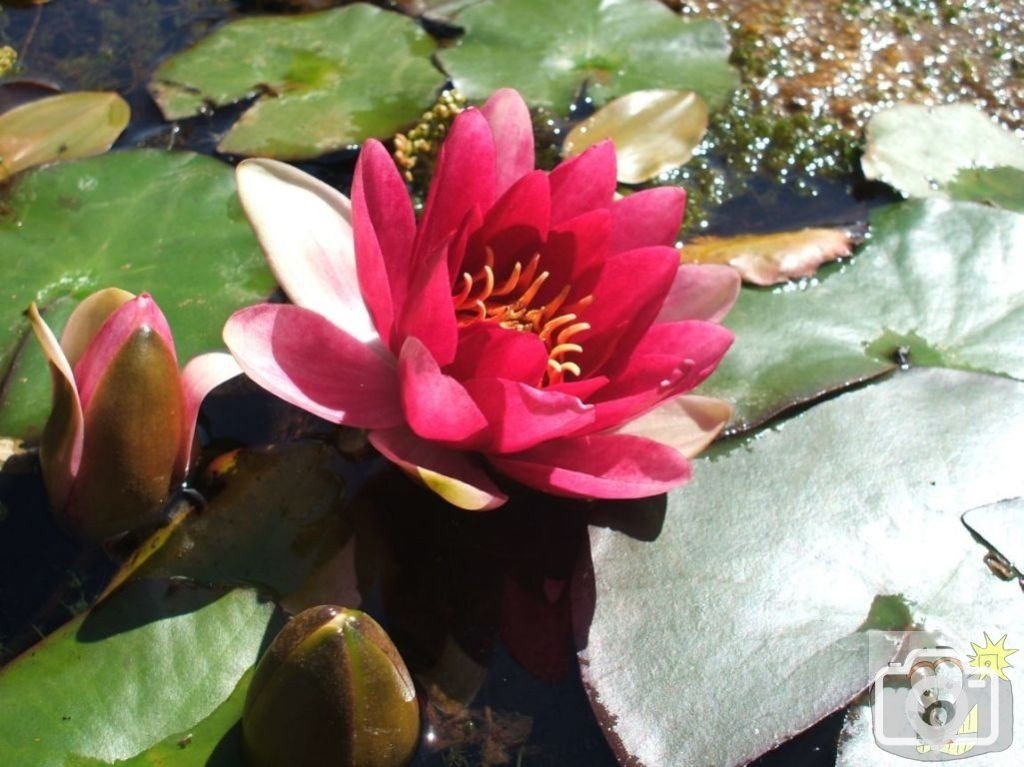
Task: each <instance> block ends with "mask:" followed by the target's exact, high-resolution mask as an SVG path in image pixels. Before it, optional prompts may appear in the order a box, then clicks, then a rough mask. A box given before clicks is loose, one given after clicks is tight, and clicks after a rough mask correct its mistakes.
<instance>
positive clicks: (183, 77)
mask: <svg viewBox="0 0 1024 767" xmlns="http://www.w3.org/2000/svg"><path fill="white" fill-rule="evenodd" d="M434 49H435V44H434V42H433V40H432V39H431V38H430V36H429V35H427V34H426V33H425V32H424V31H423V30H422V29H421V28H420V27H419V25H418V24H416V22H414V21H413V20H412V19H410V18H408V17H406V16H402V15H400V14H397V13H392V12H389V11H382V10H380V9H378V8H374V7H373V6H370V5H366V4H363V3H356V4H354V5H350V6H347V7H345V8H337V9H332V10H328V11H323V12H320V13H310V14H303V15H300V16H289V17H282V16H267V17H260V18H250V19H242V20H240V21H235V22H232V23H230V24H227V25H225V26H224V27H222V28H220V29H219V30H217V31H216V32H214V33H213V34H212V35H210V36H209V37H207V38H206V39H204V40H203V41H201V42H200V43H199V44H198V45H196V46H195V47H194V48H192V49H190V50H187V51H185V52H184V53H181V54H178V55H177V56H174V57H172V58H171V59H168V60H167V61H165V62H164V63H163V64H162V65H161V66H160V67H159V69H157V71H156V74H155V75H154V77H153V81H152V83H151V84H150V91H151V92H152V94H153V97H154V98H155V99H156V101H157V103H158V104H159V105H160V109H161V110H162V111H163V113H164V115H165V116H166V117H167V119H169V120H176V119H178V118H180V117H189V116H192V115H195V114H198V113H199V112H201V111H202V110H203V109H205V108H207V107H208V106H210V105H212V106H224V105H226V104H234V103H236V102H239V101H243V100H245V99H249V98H252V97H253V96H257V95H259V98H257V100H256V103H255V104H254V105H253V106H252V107H250V109H249V110H248V111H247V112H246V113H245V114H244V115H243V116H242V117H241V119H240V120H239V121H238V122H237V123H236V124H235V126H234V127H233V128H232V129H231V130H230V131H229V132H228V134H227V135H226V136H225V137H224V140H223V141H221V143H220V146H219V147H218V149H219V151H221V152H228V153H231V154H244V155H263V156H268V157H278V158H282V159H301V158H309V157H316V156H318V155H322V154H326V153H327V152H332V151H335V150H338V149H344V148H346V147H353V146H355V145H357V144H359V143H360V142H361V141H363V140H364V139H367V138H371V137H385V136H390V135H391V134H393V133H395V132H396V131H397V130H398V129H400V128H401V127H403V126H404V125H406V124H407V123H410V122H413V121H415V120H416V118H417V117H418V116H419V115H420V113H421V112H422V111H423V109H425V108H426V107H428V106H430V104H431V102H432V101H433V99H434V96H435V94H436V92H437V90H438V88H440V87H441V85H442V84H443V83H444V77H443V75H442V74H441V73H440V72H438V71H437V69H436V68H435V67H434V65H433V64H432V63H431V61H430V56H431V54H432V53H433V52H434Z"/></svg>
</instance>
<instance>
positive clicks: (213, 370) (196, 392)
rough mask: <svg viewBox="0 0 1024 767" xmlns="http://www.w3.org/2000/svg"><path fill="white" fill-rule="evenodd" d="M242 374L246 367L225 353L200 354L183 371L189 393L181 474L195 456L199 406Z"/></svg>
mask: <svg viewBox="0 0 1024 767" xmlns="http://www.w3.org/2000/svg"><path fill="white" fill-rule="evenodd" d="M241 374H242V368H241V367H239V365H238V363H237V362H235V358H234V357H232V356H231V355H230V354H224V353H223V352H211V353H209V354H200V355H199V356H198V357H195V358H194V359H191V360H189V362H188V364H187V365H185V369H184V370H182V371H181V388H182V392H183V393H184V395H185V414H184V424H185V425H184V432H183V438H182V440H181V451H180V453H179V454H178V462H177V470H176V474H177V475H178V476H184V475H185V472H186V471H188V465H189V461H190V460H191V457H192V441H193V439H194V437H195V433H196V419H198V418H199V406H200V405H202V404H203V400H204V399H205V398H206V395H207V394H209V393H210V392H211V391H213V390H214V389H216V388H217V387H218V386H220V385H221V384H222V383H224V382H225V381H227V380H228V379H230V378H234V377H235V376H238V375H241Z"/></svg>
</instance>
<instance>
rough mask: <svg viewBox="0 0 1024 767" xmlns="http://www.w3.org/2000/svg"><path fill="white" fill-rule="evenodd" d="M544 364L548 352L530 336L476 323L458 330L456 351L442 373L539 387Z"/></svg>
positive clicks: (493, 325)
mask: <svg viewBox="0 0 1024 767" xmlns="http://www.w3.org/2000/svg"><path fill="white" fill-rule="evenodd" d="M547 364H548V351H547V349H546V348H545V347H544V344H543V342H542V341H541V340H540V339H539V338H538V337H537V336H536V335H534V334H533V333H521V332H519V331H518V330H509V329H508V328H503V327H501V326H500V325H496V324H494V323H492V322H477V323H475V324H473V325H470V326H468V327H465V328H461V329H460V330H459V349H458V352H457V354H456V356H455V361H454V362H452V364H451V365H449V366H448V367H447V368H446V369H445V372H446V373H448V374H449V375H451V376H454V377H455V378H457V379H459V380H460V381H465V380H468V379H470V378H506V379H508V380H510V381H522V382H523V383H526V384H530V385H531V386H538V385H539V384H540V382H541V380H542V379H543V377H544V371H545V370H546V369H547Z"/></svg>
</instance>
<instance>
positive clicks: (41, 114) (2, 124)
mask: <svg viewBox="0 0 1024 767" xmlns="http://www.w3.org/2000/svg"><path fill="white" fill-rule="evenodd" d="M130 117H131V109H130V108H129V107H128V102H126V101H125V100H124V99H123V98H121V97H120V96H118V95H117V94H116V93H91V92H85V93H64V94H60V95H58V96H49V97H47V98H43V99H39V100H38V101H32V102H29V103H27V104H22V105H21V106H17V107H14V108H13V109H10V110H8V111H7V112H4V113H3V114H2V115H0V181H3V180H4V179H6V178H9V177H10V176H13V175H14V174H15V173H17V172H19V171H22V170H25V169H26V168H31V167H33V166H35V165H43V164H45V163H48V162H54V161H55V160H73V159H76V158H79V157H88V156H89V155H93V154H101V153H103V152H106V151H107V150H108V149H110V147H111V145H112V144H113V143H114V141H116V140H117V137H118V136H120V135H121V131H123V130H124V129H125V127H126V126H127V125H128V119H129V118H130Z"/></svg>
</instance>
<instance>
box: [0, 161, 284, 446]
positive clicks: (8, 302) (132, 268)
mask: <svg viewBox="0 0 1024 767" xmlns="http://www.w3.org/2000/svg"><path fill="white" fill-rule="evenodd" d="M0 204H2V215H0V252H2V253H3V260H4V269H5V274H6V275H8V278H7V280H6V282H5V291H6V292H5V295H4V305H3V306H4V308H3V310H2V312H0V434H3V435H7V436H16V437H24V436H32V435H34V434H37V433H38V431H39V430H40V429H41V427H42V424H43V422H44V421H45V419H46V415H47V413H48V412H49V407H50V374H49V371H48V370H47V367H46V364H45V362H44V359H43V355H42V353H41V352H40V351H39V350H38V348H37V347H36V345H35V341H34V339H32V338H30V336H31V331H30V330H29V324H28V320H27V318H26V317H25V316H24V315H23V312H24V310H25V309H26V308H27V307H28V305H29V303H30V302H32V301H36V302H37V303H38V304H39V306H40V309H41V310H42V312H43V315H44V317H45V318H46V321H47V322H48V323H49V325H50V326H51V327H52V328H53V329H54V331H55V332H57V333H59V332H60V329H61V328H62V327H63V324H64V322H65V320H66V319H67V315H68V314H70V312H71V310H72V308H73V307H74V306H75V305H76V304H77V303H78V301H80V300H81V299H82V298H84V297H85V296H87V295H89V294H90V293H91V292H93V291H95V290H97V289H99V288H102V287H110V286H116V287H120V288H124V289H125V290H130V291H132V292H136V293H140V292H143V291H148V292H150V293H152V294H153V296H154V298H155V299H156V300H157V302H158V303H159V304H160V307H161V309H162V310H163V312H164V314H165V315H166V316H167V320H168V322H169V323H170V326H171V328H172V332H173V333H174V339H175V343H176V346H177V350H178V360H179V363H181V364H184V362H185V361H186V360H188V359H189V358H191V357H193V356H195V355H196V354H198V353H200V352H204V351H209V350H211V349H218V348H222V342H221V339H220V329H221V327H222V326H223V324H224V321H225V320H226V319H227V318H228V316H229V315H230V314H231V312H232V311H234V310H235V309H236V308H238V307H240V306H243V305H246V304H251V303H255V302H257V301H260V300H263V299H265V298H266V297H267V296H269V295H270V293H271V291H272V290H273V288H274V281H273V277H272V276H271V275H270V272H269V270H268V269H267V267H266V265H265V263H264V260H263V255H262V253H261V252H260V250H259V246H258V245H257V244H256V240H255V237H254V236H253V234H252V230H251V229H250V227H249V225H248V224H247V223H246V221H245V217H244V215H243V214H242V211H241V207H240V206H239V204H238V201H237V198H236V195H235V182H234V177H233V174H232V172H231V169H230V168H229V167H228V166H227V165H225V164H223V163H220V162H217V161H216V160H212V159H210V158H207V157H202V156H199V155H194V154H190V153H169V152H159V151H146V150H141V151H129V152H114V153H111V154H108V155H105V156H102V157H94V158H89V159H86V160H80V161H77V162H74V163H64V164H60V165H56V166H53V167H50V168H42V169H39V170H36V171H33V172H31V173H28V174H24V175H22V176H20V177H19V178H18V179H16V180H15V182H14V184H13V186H12V187H11V189H10V190H9V192H8V193H7V195H6V196H5V197H4V198H3V199H2V200H0Z"/></svg>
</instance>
